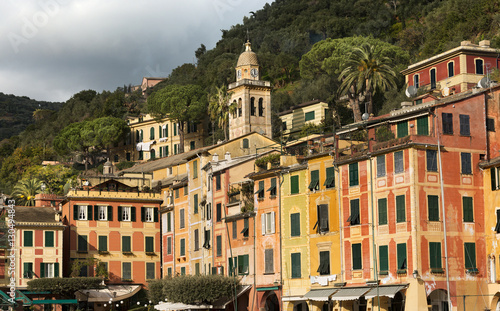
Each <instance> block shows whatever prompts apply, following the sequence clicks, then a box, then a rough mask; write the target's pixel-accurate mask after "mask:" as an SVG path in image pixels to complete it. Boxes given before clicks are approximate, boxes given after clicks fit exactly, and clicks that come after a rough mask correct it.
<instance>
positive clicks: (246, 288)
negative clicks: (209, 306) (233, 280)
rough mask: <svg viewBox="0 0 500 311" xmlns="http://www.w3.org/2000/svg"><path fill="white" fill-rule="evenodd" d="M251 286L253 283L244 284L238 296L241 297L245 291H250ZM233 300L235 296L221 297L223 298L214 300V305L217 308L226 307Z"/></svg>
mask: <svg viewBox="0 0 500 311" xmlns="http://www.w3.org/2000/svg"><path fill="white" fill-rule="evenodd" d="M250 288H252V285H242V286H241V288H240V290H239V291H238V293H237V294H236V297H240V296H241V295H243V294H244V293H246V292H247V291H249V290H250ZM231 302H234V299H233V297H230V298H221V299H218V300H216V301H214V303H213V307H215V308H216V309H225V308H226V307H227V305H228V304H230V303H231Z"/></svg>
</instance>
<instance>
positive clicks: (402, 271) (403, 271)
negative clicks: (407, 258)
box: [396, 269, 406, 274]
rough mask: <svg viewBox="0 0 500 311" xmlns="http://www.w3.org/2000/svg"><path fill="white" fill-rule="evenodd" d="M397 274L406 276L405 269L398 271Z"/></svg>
mask: <svg viewBox="0 0 500 311" xmlns="http://www.w3.org/2000/svg"><path fill="white" fill-rule="evenodd" d="M396 273H397V274H406V269H398V271H396Z"/></svg>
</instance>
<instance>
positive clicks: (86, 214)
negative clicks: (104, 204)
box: [73, 205, 92, 220]
mask: <svg viewBox="0 0 500 311" xmlns="http://www.w3.org/2000/svg"><path fill="white" fill-rule="evenodd" d="M73 209H74V212H75V216H76V217H77V218H76V220H92V206H90V205H74V206H73Z"/></svg>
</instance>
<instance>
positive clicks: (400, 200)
mask: <svg viewBox="0 0 500 311" xmlns="http://www.w3.org/2000/svg"><path fill="white" fill-rule="evenodd" d="M405 221H406V207H405V196H404V195H398V196H397V197H396V222H405Z"/></svg>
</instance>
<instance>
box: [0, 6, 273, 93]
mask: <svg viewBox="0 0 500 311" xmlns="http://www.w3.org/2000/svg"><path fill="white" fill-rule="evenodd" d="M266 2H267V3H271V2H272V0H250V1H243V0H180V1H179V0H136V1H130V0H125V1H124V0H0V92H2V93H6V94H14V95H18V96H28V97H30V98H33V99H37V100H46V101H66V100H68V99H69V98H70V97H71V96H72V95H73V94H75V93H77V92H79V91H81V90H85V89H93V90H96V91H98V92H101V91H102V90H111V91H113V90H115V89H116V87H118V86H123V85H124V84H126V85H128V84H129V83H132V85H138V84H140V83H141V80H142V77H144V76H150V77H151V76H154V77H156V76H165V77H166V76H168V75H169V74H170V72H171V71H172V69H173V68H175V67H177V66H179V65H181V64H183V63H193V62H194V59H195V56H194V51H195V50H196V49H197V48H198V47H199V46H200V44H202V43H203V44H205V45H206V46H207V49H211V48H213V47H214V46H215V43H216V42H217V41H218V40H220V38H221V34H222V33H221V31H220V30H221V29H229V28H230V27H231V25H235V24H237V23H242V22H243V16H249V15H250V14H249V12H250V11H257V10H259V9H261V8H262V7H263V6H264V4H265V3H266Z"/></svg>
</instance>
